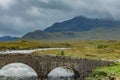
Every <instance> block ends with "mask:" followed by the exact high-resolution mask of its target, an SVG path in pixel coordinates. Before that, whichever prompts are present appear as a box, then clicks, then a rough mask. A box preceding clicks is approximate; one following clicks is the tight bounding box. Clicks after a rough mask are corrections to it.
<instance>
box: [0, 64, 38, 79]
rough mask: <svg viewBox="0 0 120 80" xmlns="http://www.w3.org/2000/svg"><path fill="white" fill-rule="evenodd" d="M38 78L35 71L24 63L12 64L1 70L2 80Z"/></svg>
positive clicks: (0, 76)
mask: <svg viewBox="0 0 120 80" xmlns="http://www.w3.org/2000/svg"><path fill="white" fill-rule="evenodd" d="M37 78H38V75H37V73H36V72H35V70H34V69H32V68H31V67H30V66H28V65H26V64H23V63H11V64H8V65H5V66H4V67H2V68H1V69H0V80H3V79H4V80H9V79H10V80H11V79H22V80H23V79H24V80H26V79H27V80H35V79H37Z"/></svg>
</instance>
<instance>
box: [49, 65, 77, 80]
mask: <svg viewBox="0 0 120 80" xmlns="http://www.w3.org/2000/svg"><path fill="white" fill-rule="evenodd" d="M58 67H62V68H65V69H71V70H72V71H73V73H74V76H73V78H75V79H76V78H79V73H78V72H77V70H76V69H74V68H73V67H71V66H56V67H53V68H51V69H50V70H49V71H48V73H47V75H48V74H49V73H50V72H51V71H53V70H54V69H56V68H58Z"/></svg>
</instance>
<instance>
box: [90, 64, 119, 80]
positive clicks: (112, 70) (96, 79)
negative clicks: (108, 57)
mask: <svg viewBox="0 0 120 80" xmlns="http://www.w3.org/2000/svg"><path fill="white" fill-rule="evenodd" d="M89 78H90V80H105V79H106V80H111V78H116V79H117V80H120V64H115V65H112V66H107V67H101V68H96V69H95V70H93V72H92V74H91V77H89ZM116 79H115V80H116Z"/></svg>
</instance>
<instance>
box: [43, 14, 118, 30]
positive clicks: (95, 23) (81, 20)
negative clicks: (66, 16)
mask: <svg viewBox="0 0 120 80" xmlns="http://www.w3.org/2000/svg"><path fill="white" fill-rule="evenodd" d="M116 26H120V21H116V20H107V19H93V18H86V17H83V16H78V17H75V18H72V19H70V20H67V21H64V22H61V23H55V24H53V25H52V26H50V27H48V28H46V29H45V30H44V31H45V32H64V31H74V32H76V31H77V32H82V31H89V30H91V29H93V28H96V27H105V28H111V27H116Z"/></svg>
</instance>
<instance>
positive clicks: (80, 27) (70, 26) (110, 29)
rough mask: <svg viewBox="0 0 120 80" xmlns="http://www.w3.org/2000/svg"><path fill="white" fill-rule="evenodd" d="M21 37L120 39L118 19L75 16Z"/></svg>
mask: <svg viewBox="0 0 120 80" xmlns="http://www.w3.org/2000/svg"><path fill="white" fill-rule="evenodd" d="M22 39H32V40H33V39H38V40H39V39H42V40H66V39H67V40H78V39H87V40H88V39H120V21H116V20H107V19H90V18H85V17H81V16H80V17H75V18H73V19H71V20H67V21H64V22H61V23H55V24H53V25H52V26H50V27H48V28H46V29H45V30H43V31H41V30H36V31H34V32H30V33H27V34H25V35H24V36H23V37H22Z"/></svg>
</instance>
